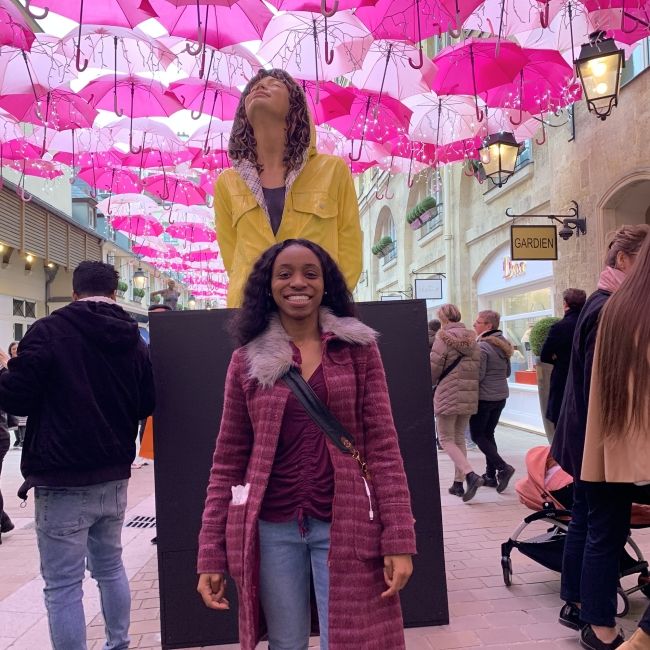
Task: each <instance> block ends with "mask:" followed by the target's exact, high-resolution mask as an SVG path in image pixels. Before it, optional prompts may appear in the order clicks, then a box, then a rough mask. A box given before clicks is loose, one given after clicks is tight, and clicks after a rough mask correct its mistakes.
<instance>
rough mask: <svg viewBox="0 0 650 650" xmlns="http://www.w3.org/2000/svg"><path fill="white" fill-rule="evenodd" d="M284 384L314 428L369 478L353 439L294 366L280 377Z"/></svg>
mask: <svg viewBox="0 0 650 650" xmlns="http://www.w3.org/2000/svg"><path fill="white" fill-rule="evenodd" d="M282 379H283V380H284V382H285V384H287V386H288V387H289V388H290V389H291V391H292V392H293V394H294V395H295V396H296V399H297V400H298V401H299V402H300V404H301V405H302V407H303V408H304V409H305V411H306V412H307V415H309V417H310V418H311V419H312V420H313V421H314V423H315V424H316V426H317V427H318V428H319V429H320V430H321V431H322V432H323V433H325V435H327V436H328V437H329V438H330V440H331V441H332V442H333V443H334V444H335V445H336V446H337V447H338V448H339V449H340V450H341V451H342V452H343V453H344V454H351V455H352V457H353V458H354V459H355V460H356V461H357V463H359V467H360V468H361V472H362V474H363V476H364V477H365V478H370V473H369V472H368V467H367V465H366V463H365V461H364V460H363V458H361V454H360V453H359V451H358V450H357V448H356V447H355V446H354V438H353V437H352V436H351V435H350V434H349V433H348V432H347V431H346V430H345V428H344V427H343V425H342V424H341V423H340V422H339V421H338V420H337V419H336V417H335V416H334V414H333V413H332V412H331V411H330V410H329V409H328V408H327V406H325V404H323V402H322V401H321V399H320V398H319V397H318V395H316V393H315V392H314V389H313V388H312V387H311V386H310V385H309V384H308V383H307V382H306V381H305V379H304V378H303V376H302V375H301V374H300V372H299V371H298V369H297V368H296V367H295V366H292V367H291V369H290V370H288V371H287V373H286V374H285V375H284V376H283V377H282Z"/></svg>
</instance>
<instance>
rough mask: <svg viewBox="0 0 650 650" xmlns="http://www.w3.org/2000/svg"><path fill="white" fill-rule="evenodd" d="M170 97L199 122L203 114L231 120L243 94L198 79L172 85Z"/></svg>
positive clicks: (218, 84) (182, 80)
mask: <svg viewBox="0 0 650 650" xmlns="http://www.w3.org/2000/svg"><path fill="white" fill-rule="evenodd" d="M167 94H168V95H171V96H172V97H173V98H174V99H176V100H177V101H178V102H179V103H180V104H182V106H183V108H185V109H187V110H191V111H192V119H194V120H198V119H199V117H201V115H202V114H203V113H206V114H207V115H213V116H215V117H218V118H219V119H220V120H231V119H233V118H234V117H235V111H236V110H237V106H238V105H239V98H240V96H241V93H240V92H239V91H238V90H237V89H231V88H229V87H227V86H224V85H223V84H220V83H218V82H215V81H210V80H209V79H208V78H206V79H205V81H203V80H201V79H197V78H188V79H181V80H180V81H175V82H174V83H172V84H170V86H169V90H168V91H167Z"/></svg>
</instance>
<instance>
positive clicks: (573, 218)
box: [506, 201, 587, 240]
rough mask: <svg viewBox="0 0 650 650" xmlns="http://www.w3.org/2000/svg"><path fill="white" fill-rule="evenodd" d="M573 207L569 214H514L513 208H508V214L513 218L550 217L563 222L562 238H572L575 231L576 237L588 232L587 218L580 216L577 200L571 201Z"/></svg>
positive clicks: (560, 233) (552, 219) (560, 232)
mask: <svg viewBox="0 0 650 650" xmlns="http://www.w3.org/2000/svg"><path fill="white" fill-rule="evenodd" d="M571 203H572V204H573V207H572V208H569V210H568V212H569V214H513V213H512V211H511V210H512V208H507V209H506V216H507V217H510V218H511V219H513V220H514V219H550V220H551V221H557V223H560V224H562V228H560V231H559V233H558V234H559V235H560V237H562V239H564V240H567V239H570V238H571V236H572V235H573V233H574V232H575V233H576V237H579V236H580V235H586V234H587V219H586V218H585V217H581V216H580V210H579V207H578V204H577V202H576V201H571Z"/></svg>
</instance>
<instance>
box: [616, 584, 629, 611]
mask: <svg viewBox="0 0 650 650" xmlns="http://www.w3.org/2000/svg"><path fill="white" fill-rule="evenodd" d="M616 594H617V596H618V597H617V599H616V616H618V617H619V618H623V617H624V616H627V613H628V612H629V611H630V601H629V599H628V597H627V594H626V593H625V590H624V589H623V588H622V587H619V588H618V589H617V590H616Z"/></svg>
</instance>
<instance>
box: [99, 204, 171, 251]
mask: <svg viewBox="0 0 650 650" xmlns="http://www.w3.org/2000/svg"><path fill="white" fill-rule="evenodd" d="M98 207H99V205H98ZM131 250H132V251H133V252H134V253H135V254H136V255H141V256H142V257H150V258H152V259H164V258H169V259H173V258H174V257H178V252H177V251H176V249H175V248H174V247H173V246H172V245H171V244H168V243H166V242H163V241H160V240H159V239H153V238H149V237H144V238H143V239H142V241H141V242H140V243H138V244H133V245H132V246H131Z"/></svg>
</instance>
